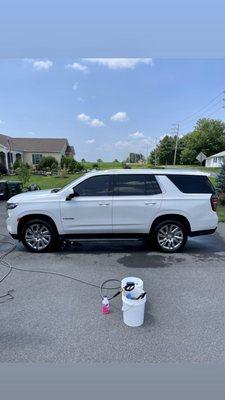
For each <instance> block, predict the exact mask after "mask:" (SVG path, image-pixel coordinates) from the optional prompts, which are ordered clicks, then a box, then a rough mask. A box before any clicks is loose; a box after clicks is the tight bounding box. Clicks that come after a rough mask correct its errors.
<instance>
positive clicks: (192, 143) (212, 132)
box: [180, 118, 225, 164]
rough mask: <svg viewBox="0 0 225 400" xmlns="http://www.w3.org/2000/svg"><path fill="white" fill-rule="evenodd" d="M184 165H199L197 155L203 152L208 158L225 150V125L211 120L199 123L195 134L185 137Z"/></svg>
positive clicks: (182, 159)
mask: <svg viewBox="0 0 225 400" xmlns="http://www.w3.org/2000/svg"><path fill="white" fill-rule="evenodd" d="M183 142H184V146H185V147H184V149H183V150H182V152H181V156H180V161H181V163H182V164H197V163H198V161H197V160H196V157H197V155H198V154H199V153H200V152H203V153H204V154H205V155H206V156H207V157H209V156H211V155H212V154H216V153H219V152H220V151H221V150H223V149H225V123H224V122H222V121H220V120H216V119H209V118H202V119H199V120H198V121H197V124H196V126H195V129H194V131H193V132H191V133H188V134H187V135H185V136H184V137H183Z"/></svg>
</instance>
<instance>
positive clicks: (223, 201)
mask: <svg viewBox="0 0 225 400" xmlns="http://www.w3.org/2000/svg"><path fill="white" fill-rule="evenodd" d="M220 204H221V206H225V194H224V196H220Z"/></svg>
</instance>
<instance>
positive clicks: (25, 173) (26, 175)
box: [16, 163, 30, 186]
mask: <svg viewBox="0 0 225 400" xmlns="http://www.w3.org/2000/svg"><path fill="white" fill-rule="evenodd" d="M16 173H17V175H18V177H19V179H20V180H21V181H22V182H23V186H25V185H26V184H27V183H29V181H30V167H29V165H28V164H23V163H21V164H20V166H19V168H17V169H16Z"/></svg>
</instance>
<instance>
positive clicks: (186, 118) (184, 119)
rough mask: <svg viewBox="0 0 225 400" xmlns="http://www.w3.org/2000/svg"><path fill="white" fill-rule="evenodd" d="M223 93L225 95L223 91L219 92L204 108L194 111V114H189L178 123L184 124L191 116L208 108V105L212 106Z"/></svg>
mask: <svg viewBox="0 0 225 400" xmlns="http://www.w3.org/2000/svg"><path fill="white" fill-rule="evenodd" d="M224 93H225V91H222V92H220V93H219V94H218V95H217V96H215V97H214V98H213V99H212V100H210V101H209V102H208V103H207V104H206V105H205V106H203V107H201V108H200V109H198V110H197V111H195V112H194V113H192V114H190V115H189V116H187V117H185V118H183V119H182V120H180V121H179V123H182V122H184V121H186V120H188V119H190V118H191V117H192V116H195V115H196V114H199V113H200V112H201V111H202V110H204V109H205V108H208V106H209V105H210V104H212V103H213V102H214V101H215V100H216V99H218V97H220V96H221V95H222V94H224ZM221 100H222V99H221ZM221 100H220V101H221ZM220 101H219V102H220ZM219 102H218V103H219ZM218 103H217V104H218ZM214 105H215V104H214Z"/></svg>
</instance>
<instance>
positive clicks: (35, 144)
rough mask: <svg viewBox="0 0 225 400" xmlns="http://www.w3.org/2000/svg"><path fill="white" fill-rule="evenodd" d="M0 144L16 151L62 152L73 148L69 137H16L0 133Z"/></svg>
mask: <svg viewBox="0 0 225 400" xmlns="http://www.w3.org/2000/svg"><path fill="white" fill-rule="evenodd" d="M0 144H2V145H3V146H5V147H7V148H8V149H11V150H14V151H23V152H26V151H27V152H36V153H60V152H61V151H62V150H63V149H65V150H66V149H67V148H69V149H71V148H72V151H74V149H73V146H69V143H68V140H67V139H64V138H62V139H55V138H15V137H10V136H6V135H2V134H0Z"/></svg>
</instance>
